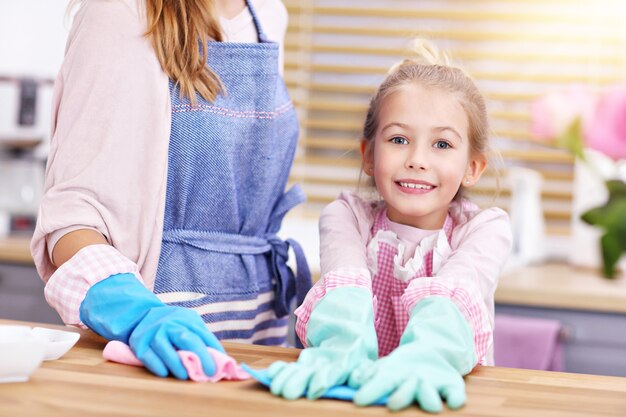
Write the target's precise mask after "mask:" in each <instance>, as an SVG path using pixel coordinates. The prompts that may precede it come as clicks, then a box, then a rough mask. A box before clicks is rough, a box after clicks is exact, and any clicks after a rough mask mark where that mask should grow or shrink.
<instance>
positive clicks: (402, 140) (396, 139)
mask: <svg viewBox="0 0 626 417" xmlns="http://www.w3.org/2000/svg"><path fill="white" fill-rule="evenodd" d="M390 142H391V143H397V144H398V145H407V144H408V143H409V141H408V140H406V139H405V138H403V137H401V136H396V137H393V138H391V141H390Z"/></svg>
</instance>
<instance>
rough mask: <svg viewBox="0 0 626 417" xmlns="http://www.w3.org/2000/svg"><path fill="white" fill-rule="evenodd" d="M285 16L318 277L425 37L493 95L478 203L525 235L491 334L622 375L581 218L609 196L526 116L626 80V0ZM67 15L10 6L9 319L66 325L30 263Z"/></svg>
mask: <svg viewBox="0 0 626 417" xmlns="http://www.w3.org/2000/svg"><path fill="white" fill-rule="evenodd" d="M285 5H286V6H287V9H288V12H289V16H290V18H289V22H290V23H289V28H288V33H287V37H286V42H285V81H286V83H287V86H288V88H289V90H290V93H291V95H292V98H293V100H294V102H295V105H296V107H297V109H298V112H299V116H300V123H301V136H300V146H299V149H298V153H297V156H296V161H295V164H294V168H293V171H292V175H291V181H292V182H294V183H295V182H298V183H301V184H302V185H303V187H304V189H305V191H306V193H307V195H308V197H309V201H308V202H307V203H306V204H305V205H304V206H303V207H300V208H298V209H296V210H295V211H294V213H292V214H290V215H289V216H288V218H287V219H286V221H285V224H284V228H283V231H282V234H283V235H285V236H293V237H296V238H297V239H299V240H300V241H301V242H302V244H303V246H304V248H305V251H306V253H307V257H308V258H309V262H310V263H311V267H312V269H313V271H314V272H315V271H317V270H318V269H319V266H318V248H317V244H318V241H317V237H316V234H317V217H318V215H319V211H320V209H321V208H322V207H323V206H324V205H325V204H327V203H329V202H330V201H332V199H334V198H335V197H336V196H337V194H338V192H339V191H340V190H342V189H356V188H357V187H360V188H361V189H362V188H363V187H364V186H365V185H364V184H359V178H360V177H359V152H358V139H359V135H360V129H361V123H362V121H363V118H364V113H365V111H366V106H367V103H368V100H369V98H370V97H371V94H372V93H373V92H374V90H375V87H376V86H377V85H378V84H379V82H380V81H381V80H382V79H383V77H384V75H385V73H386V71H387V69H388V68H389V67H390V65H391V64H393V63H395V62H397V61H398V60H400V59H402V58H403V57H405V56H407V55H410V41H411V39H413V38H415V37H424V38H427V39H430V40H432V41H433V42H434V43H435V44H436V45H437V46H438V47H439V48H440V49H442V50H445V51H449V53H450V55H451V58H452V60H453V62H455V63H457V64H459V65H461V66H463V67H464V68H465V69H466V70H467V71H468V72H469V73H470V74H471V75H472V76H473V77H474V78H475V79H476V81H477V83H478V86H479V87H480V88H481V90H482V91H483V92H484V94H485V95H486V97H487V99H488V109H489V114H490V117H491V122H492V145H493V147H494V148H495V149H496V150H497V151H499V154H500V156H501V157H500V158H495V159H494V162H495V166H496V168H497V170H496V171H492V172H489V173H488V174H487V175H485V177H484V178H483V179H482V180H481V181H480V183H479V185H478V186H477V187H476V189H475V191H474V192H473V195H472V198H473V199H474V201H476V202H477V203H479V204H481V205H485V206H486V205H498V206H500V207H502V208H504V209H506V210H508V211H509V213H510V215H511V219H512V226H513V231H514V236H515V247H514V253H513V255H512V257H511V259H510V260H509V263H508V265H507V267H506V269H505V271H504V272H503V279H502V284H501V287H500V289H499V290H498V292H497V293H496V303H497V307H496V312H497V313H498V317H499V320H500V321H497V323H496V324H497V325H498V323H500V326H499V329H501V334H503V335H504V333H506V332H507V331H508V329H512V331H511V333H512V334H510V335H508V336H507V337H509V339H507V340H505V339H501V340H503V342H502V344H501V346H505V344H507V343H509V342H510V340H511V339H510V337H513V338H515V337H518V338H520V337H521V339H516V340H518V341H519V340H523V341H529V342H528V344H527V345H524V344H523V343H521V342H520V343H518V345H523V347H524V349H527V355H525V356H532V357H536V358H537V359H538V360H539V359H541V361H542V362H541V361H540V362H541V364H539V365H537V363H528V362H523V361H520V362H517V363H513V364H510V365H511V366H515V365H517V366H524V367H542V368H545V369H550V367H551V366H553V368H554V369H560V368H563V369H565V370H567V371H571V372H586V373H599V374H609V375H626V282H625V281H626V277H625V276H624V274H625V272H623V270H620V271H618V273H617V275H618V278H616V279H613V280H610V281H609V280H607V279H605V278H603V277H602V276H601V274H600V273H599V272H598V271H599V268H600V264H601V262H600V259H599V253H598V247H599V245H598V242H597V240H598V236H599V233H600V232H599V230H598V229H597V228H591V227H586V226H584V225H582V223H581V222H580V221H579V220H578V219H579V214H580V212H581V211H582V209H585V208H589V205H590V204H592V205H593V204H594V201H592V200H593V199H594V198H599V199H600V202H602V199H603V198H604V199H606V190H605V189H604V186H603V184H602V182H597V181H596V182H595V183H594V182H593V181H592V183H591V184H592V185H591V188H590V189H588V190H587V191H585V192H581V191H578V192H576V191H575V190H580V189H581V188H580V187H582V186H584V185H585V184H581V182H582V181H583V180H582V174H583V173H584V169H585V168H584V165H583V164H580V163H578V164H577V163H575V160H574V157H573V156H572V154H571V153H570V152H568V151H567V150H564V149H562V148H560V147H558V146H554V145H551V144H546V143H543V142H539V141H537V140H536V138H535V137H533V135H532V134H531V125H532V119H531V111H530V109H531V103H533V102H534V101H535V100H537V99H538V98H539V97H541V96H542V95H544V94H545V93H547V92H549V91H553V90H555V89H559V88H565V89H567V88H571V86H572V85H587V86H590V87H592V88H597V89H605V88H610V87H612V86H615V85H619V84H620V83H623V82H624V81H626V25H624V22H625V21H626V2H623V1H618V0H571V1H570V0H552V1H545V0H543V1H542V0H501V1H495V0H472V1H467V0H465V1H463V0H445V1H444V0H440V1H418V0H386V1H379V0H373V1H368V2H362V1H357V0H332V1H330V0H302V1H295V0H285ZM65 7H66V1H65V0H21V1H19V2H16V1H12V0H0V317H2V318H15V319H22V320H35V321H46V322H58V321H59V319H58V317H57V316H56V313H54V312H53V311H52V310H50V309H49V307H47V305H46V304H45V301H44V300H43V284H42V283H41V282H40V281H39V279H38V278H37V276H36V273H35V271H34V267H33V266H32V262H31V261H30V260H29V257H28V255H27V254H26V255H25V254H24V253H25V251H26V252H27V249H25V248H26V246H27V244H26V243H25V242H27V239H28V236H29V234H30V232H31V231H32V226H33V221H34V219H35V216H36V209H37V205H38V200H39V198H40V195H41V187H42V182H43V169H44V164H45V155H46V152H47V146H48V141H49V126H50V100H51V95H52V83H53V80H54V78H55V76H56V72H57V70H58V68H59V66H60V63H61V61H62V56H63V49H64V42H65V37H66V36H67V29H68V27H69V23H66V22H65V20H66V19H65ZM35 28H36V29H35ZM564 112H565V110H564ZM624 117H626V115H625V116H624ZM622 146H625V147H626V139H624V141H623V142H622ZM625 166H626V165H625ZM624 169H626V168H624ZM624 176H625V177H626V174H624ZM587 181H588V180H587ZM594 184H595V186H594ZM498 190H499V192H498ZM594 194H599V195H597V196H594ZM625 258H626V257H622V261H621V267H624V266H626V260H625ZM518 319H519V320H518ZM516 320H517V321H516ZM516 332H517V333H516ZM524 332H526V333H524ZM496 333H498V331H497V332H496ZM502 337H504V336H502ZM533 341H534V344H533V343H530V342H533ZM497 342H498V339H496V352H497V349H498V344H497ZM561 349H562V351H561ZM561 353H562V356H561ZM522 356H524V355H522ZM531 362H532V361H531ZM535 362H536V361H535ZM504 364H505V365H506V363H504ZM554 364H556V365H554Z"/></svg>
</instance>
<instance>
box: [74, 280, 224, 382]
mask: <svg viewBox="0 0 626 417" xmlns="http://www.w3.org/2000/svg"><path fill="white" fill-rule="evenodd" d="M80 319H81V321H82V322H83V323H85V324H86V325H87V326H88V327H89V328H90V329H91V330H93V331H94V332H96V333H98V334H99V335H101V336H102V337H104V338H106V339H109V340H119V341H122V342H124V343H126V344H128V345H130V348H131V349H132V351H133V352H134V353H135V355H136V356H137V358H138V359H139V360H140V361H141V362H142V363H143V364H144V365H145V366H146V368H148V369H149V370H150V371H151V372H152V373H154V374H156V375H158V376H161V377H165V376H167V375H168V374H169V373H172V375H174V376H175V377H176V378H178V379H188V378H189V375H188V374H187V370H186V369H185V367H184V366H183V364H182V362H181V360H180V358H179V356H178V354H177V353H176V351H177V350H188V351H191V352H194V353H195V354H196V355H198V357H199V358H200V360H201V362H202V367H203V369H204V372H205V373H206V374H207V375H213V374H214V373H215V363H214V362H213V359H212V358H211V355H209V353H208V352H207V349H206V348H207V347H212V348H214V349H218V350H220V351H222V352H223V351H224V348H223V347H222V346H221V345H220V343H219V341H218V340H217V338H216V337H215V336H214V335H213V334H212V333H211V332H210V331H209V330H208V329H207V328H206V326H205V324H204V322H203V321H202V318H201V317H200V316H199V315H198V314H197V313H196V312H195V311H193V310H189V309H187V308H183V307H175V306H168V305H166V304H164V303H163V302H162V301H161V300H159V299H158V298H157V296H156V295H154V294H153V293H152V292H151V291H150V290H148V289H147V288H146V287H144V286H143V285H142V284H141V282H139V280H137V278H135V276H134V275H132V274H118V275H112V276H110V277H108V278H106V279H104V280H102V281H100V282H98V283H97V284H95V285H94V286H92V287H91V288H90V289H89V291H87V295H86V296H85V299H84V300H83V302H82V303H81V305H80Z"/></svg>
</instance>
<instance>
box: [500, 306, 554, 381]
mask: <svg viewBox="0 0 626 417" xmlns="http://www.w3.org/2000/svg"><path fill="white" fill-rule="evenodd" d="M560 332H561V323H559V322H558V321H556V320H547V319H537V318H530V317H517V316H509V315H505V314H496V316H495V328H494V332H493V342H494V353H495V355H494V356H495V364H496V366H504V367H507V368H523V369H537V370H542V371H562V370H563V346H562V343H561V340H560Z"/></svg>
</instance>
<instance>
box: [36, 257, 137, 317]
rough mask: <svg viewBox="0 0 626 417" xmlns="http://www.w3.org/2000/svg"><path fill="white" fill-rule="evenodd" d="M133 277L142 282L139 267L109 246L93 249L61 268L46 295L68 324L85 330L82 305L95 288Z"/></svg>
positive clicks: (49, 283)
mask: <svg viewBox="0 0 626 417" xmlns="http://www.w3.org/2000/svg"><path fill="white" fill-rule="evenodd" d="M123 273H131V274H134V275H135V277H137V279H138V280H139V281H141V283H143V280H142V278H141V275H140V273H139V269H138V268H137V264H135V263H134V262H132V261H131V260H130V259H128V258H127V257H125V256H124V255H122V254H121V253H120V252H119V251H118V250H117V249H115V248H114V247H113V246H109V245H90V246H86V247H84V248H82V249H81V250H79V251H78V252H77V253H76V254H75V255H74V256H73V257H72V258H70V259H69V260H68V261H67V262H65V263H64V264H63V265H61V266H60V267H59V268H58V269H57V270H56V271H55V272H54V273H53V274H52V276H51V277H50V279H49V280H48V282H47V283H46V287H45V289H44V293H45V296H46V300H47V301H48V304H50V306H51V307H52V308H54V309H55V310H56V311H57V313H59V316H61V319H62V320H63V322H64V323H65V324H70V325H74V326H79V327H83V328H85V327H86V326H85V325H84V324H83V322H81V321H80V312H79V308H80V304H81V303H82V302H83V300H84V299H85V295H87V291H88V290H89V288H91V287H92V286H93V285H95V284H97V283H98V282H100V281H102V280H103V279H106V278H108V277H110V276H111V275H115V274H123Z"/></svg>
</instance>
